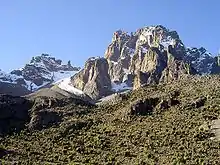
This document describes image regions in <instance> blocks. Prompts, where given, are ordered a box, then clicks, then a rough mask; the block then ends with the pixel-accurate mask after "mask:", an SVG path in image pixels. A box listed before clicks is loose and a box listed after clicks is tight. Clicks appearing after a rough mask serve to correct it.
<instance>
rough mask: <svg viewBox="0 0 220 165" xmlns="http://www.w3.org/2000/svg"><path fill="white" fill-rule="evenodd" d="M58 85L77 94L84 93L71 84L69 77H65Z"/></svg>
mask: <svg viewBox="0 0 220 165" xmlns="http://www.w3.org/2000/svg"><path fill="white" fill-rule="evenodd" d="M58 87H59V88H60V89H63V90H65V91H67V92H70V93H72V94H75V95H77V96H81V95H84V92H83V91H81V90H79V89H77V88H75V87H73V86H72V85H71V79H70V77H69V78H65V79H63V80H62V81H60V82H59V84H58Z"/></svg>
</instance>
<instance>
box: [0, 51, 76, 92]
mask: <svg viewBox="0 0 220 165" xmlns="http://www.w3.org/2000/svg"><path fill="white" fill-rule="evenodd" d="M79 70H80V68H79V67H74V66H72V65H71V62H70V61H68V62H67V64H63V63H62V60H60V59H56V58H55V57H52V56H50V55H49V54H41V55H39V56H35V57H32V59H31V60H30V63H28V64H26V65H25V66H24V67H22V68H20V69H17V70H13V71H11V72H10V73H3V72H0V82H4V83H12V84H17V85H20V86H22V87H25V88H26V89H27V90H29V91H30V92H33V91H36V90H38V89H40V88H42V87H45V86H49V85H51V84H52V83H54V82H56V81H59V80H61V79H64V78H67V77H71V76H73V75H74V74H75V73H76V72H78V71H79Z"/></svg>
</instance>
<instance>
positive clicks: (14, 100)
mask: <svg viewBox="0 0 220 165" xmlns="http://www.w3.org/2000/svg"><path fill="white" fill-rule="evenodd" d="M31 107H32V103H31V102H30V101H28V100H26V99H25V98H22V97H14V96H10V95H0V134H6V133H10V132H19V131H20V130H21V129H23V128H24V127H25V123H26V122H28V121H29V120H30V117H29V115H28V111H29V110H30V109H31Z"/></svg>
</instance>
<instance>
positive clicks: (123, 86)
mask: <svg viewBox="0 0 220 165" xmlns="http://www.w3.org/2000/svg"><path fill="white" fill-rule="evenodd" d="M111 85H112V90H113V91H115V92H119V91H124V90H131V89H132V87H129V86H128V85H127V84H126V83H120V84H116V83H114V82H112V83H111Z"/></svg>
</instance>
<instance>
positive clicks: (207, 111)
mask: <svg viewBox="0 0 220 165" xmlns="http://www.w3.org/2000/svg"><path fill="white" fill-rule="evenodd" d="M219 81H220V77H219V76H203V77H192V76H188V77H187V78H185V79H182V80H178V81H173V82H172V83H168V84H160V85H154V86H146V87H143V88H140V89H138V90H134V91H132V92H131V93H127V94H124V95H119V96H118V101H117V102H115V103H114V104H103V105H100V106H98V107H94V108H91V107H90V108H89V107H86V106H83V105H74V104H72V105H71V104H69V105H67V106H64V107H61V108H58V109H59V111H64V112H66V113H65V117H64V118H63V121H62V122H61V123H60V125H59V126H53V127H51V128H48V129H43V130H41V131H37V132H32V133H31V132H27V131H22V132H21V133H20V134H15V135H12V136H7V137H4V138H2V139H1V143H0V144H1V146H2V148H3V149H4V150H7V151H11V152H12V151H13V152H14V153H13V154H8V155H5V156H4V157H3V158H2V161H3V162H5V163H6V164H7V163H8V164H11V163H12V162H17V163H18V162H19V163H21V164H126V165H127V164H132V165H133V164H203V163H204V164H220V159H219V155H220V141H219V140H218V139H217V138H216V135H215V133H214V132H213V130H211V128H212V122H213V121H215V120H217V119H218V118H219V115H220V106H219V105H220V90H219V89H220V83H219ZM5 152H6V151H4V153H5ZM11 152H10V153H11Z"/></svg>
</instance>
